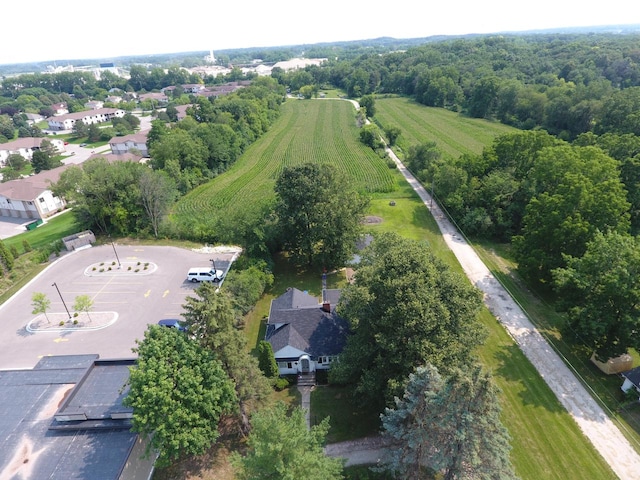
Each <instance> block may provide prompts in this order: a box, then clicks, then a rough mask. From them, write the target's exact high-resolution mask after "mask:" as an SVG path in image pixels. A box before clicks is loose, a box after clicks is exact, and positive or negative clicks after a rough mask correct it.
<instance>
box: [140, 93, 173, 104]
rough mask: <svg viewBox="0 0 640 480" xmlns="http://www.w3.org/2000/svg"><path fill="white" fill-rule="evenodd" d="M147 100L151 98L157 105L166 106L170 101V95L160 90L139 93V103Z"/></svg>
mask: <svg viewBox="0 0 640 480" xmlns="http://www.w3.org/2000/svg"><path fill="white" fill-rule="evenodd" d="M145 100H151V101H152V102H153V103H154V104H155V105H156V106H159V107H164V106H166V105H167V104H168V103H169V97H167V96H166V95H165V94H164V93H160V92H151V93H141V94H140V95H138V103H139V102H144V101H145Z"/></svg>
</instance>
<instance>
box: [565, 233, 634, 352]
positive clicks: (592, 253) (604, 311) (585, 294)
mask: <svg viewBox="0 0 640 480" xmlns="http://www.w3.org/2000/svg"><path fill="white" fill-rule="evenodd" d="M639 276H640V239H638V238H637V237H632V236H629V235H623V234H619V233H607V234H604V233H600V232H598V233H596V234H595V236H594V237H593V239H592V240H591V241H590V242H589V243H588V244H587V248H586V251H585V253H584V255H582V256H579V257H568V258H567V266H566V267H564V268H558V269H556V270H554V271H553V279H554V285H555V288H556V291H557V293H558V299H559V306H560V308H561V309H562V310H564V311H566V312H567V316H568V325H569V327H570V329H571V333H572V335H571V336H572V337H573V338H575V339H576V340H577V341H578V342H579V343H581V344H582V345H584V346H586V347H587V348H589V349H590V350H592V351H594V352H595V354H596V356H597V357H598V359H599V360H601V361H603V362H606V361H607V360H608V359H609V358H612V357H617V356H618V355H622V354H623V353H627V352H628V351H629V349H630V348H634V349H636V350H637V349H639V348H640V309H639V305H640V286H639V285H638V277H639Z"/></svg>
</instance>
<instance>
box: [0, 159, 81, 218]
mask: <svg viewBox="0 0 640 480" xmlns="http://www.w3.org/2000/svg"><path fill="white" fill-rule="evenodd" d="M70 166H71V165H63V166H62V167H58V168H54V169H53V170H43V171H41V172H40V173H37V174H35V175H32V176H30V177H26V178H18V179H16V180H9V181H8V182H4V183H0V217H12V218H33V219H38V218H39V219H43V220H44V219H45V218H47V217H50V216H51V215H53V214H54V213H56V212H57V211H58V210H60V209H62V208H64V207H65V205H66V203H65V201H64V200H63V199H62V198H60V197H56V196H55V195H54V194H53V192H52V191H51V184H53V183H55V182H57V181H58V180H59V179H60V174H61V173H62V172H64V171H65V170H66V169H67V168H69V167H70Z"/></svg>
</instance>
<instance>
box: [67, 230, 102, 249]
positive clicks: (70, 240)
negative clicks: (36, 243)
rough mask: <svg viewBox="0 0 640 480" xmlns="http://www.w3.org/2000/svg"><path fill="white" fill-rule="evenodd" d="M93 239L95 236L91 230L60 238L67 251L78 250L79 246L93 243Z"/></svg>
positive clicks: (94, 239)
mask: <svg viewBox="0 0 640 480" xmlns="http://www.w3.org/2000/svg"><path fill="white" fill-rule="evenodd" d="M95 241H96V236H95V235H94V234H93V232H92V231H91V230H85V231H83V232H80V233H74V234H73V235H69V236H68V237H64V238H63V239H62V243H64V246H65V248H66V249H67V250H68V251H69V252H71V251H73V250H78V249H79V248H82V247H86V246H88V245H93V244H94V243H95Z"/></svg>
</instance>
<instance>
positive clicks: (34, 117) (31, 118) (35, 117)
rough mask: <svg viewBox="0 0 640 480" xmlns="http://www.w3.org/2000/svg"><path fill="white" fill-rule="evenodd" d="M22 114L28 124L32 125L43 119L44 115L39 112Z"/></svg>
mask: <svg viewBox="0 0 640 480" xmlns="http://www.w3.org/2000/svg"><path fill="white" fill-rule="evenodd" d="M24 115H25V117H27V124H28V125H33V124H35V123H38V122H41V121H43V120H44V117H43V116H42V115H40V114H39V113H25V114H24Z"/></svg>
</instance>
